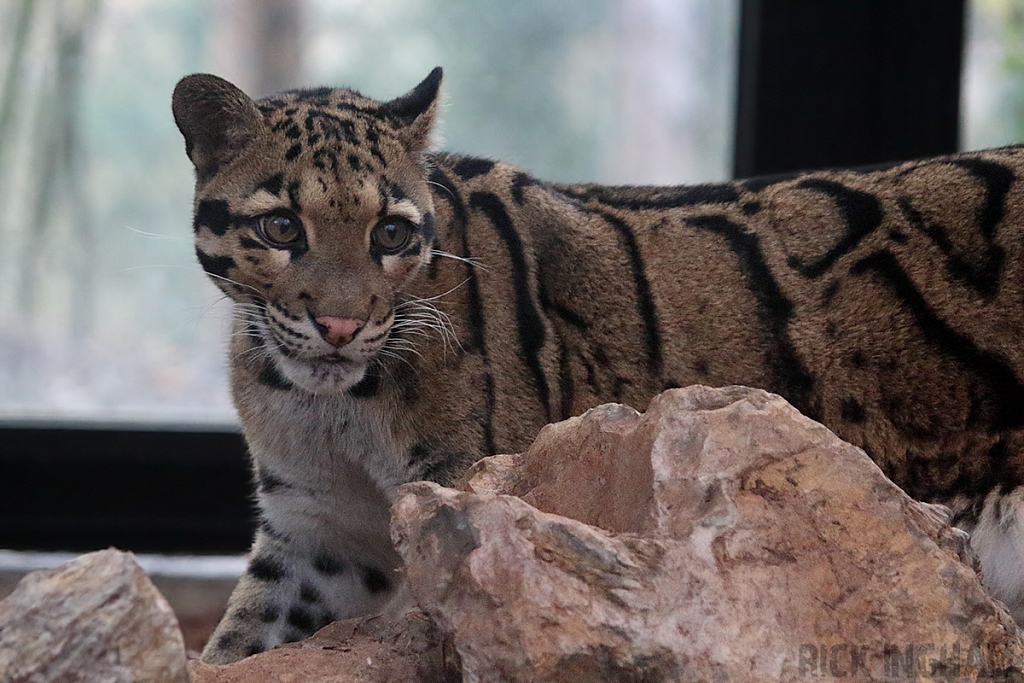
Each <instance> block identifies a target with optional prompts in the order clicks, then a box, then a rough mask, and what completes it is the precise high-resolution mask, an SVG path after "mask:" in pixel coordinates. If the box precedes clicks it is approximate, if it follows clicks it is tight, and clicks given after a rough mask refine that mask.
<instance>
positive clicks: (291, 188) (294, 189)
mask: <svg viewBox="0 0 1024 683" xmlns="http://www.w3.org/2000/svg"><path fill="white" fill-rule="evenodd" d="M300 187H302V185H301V184H300V183H299V181H298V180H293V181H292V182H290V183H288V202H289V203H290V204H291V206H292V210H293V211H295V212H296V213H300V212H301V211H302V205H301V204H299V188H300Z"/></svg>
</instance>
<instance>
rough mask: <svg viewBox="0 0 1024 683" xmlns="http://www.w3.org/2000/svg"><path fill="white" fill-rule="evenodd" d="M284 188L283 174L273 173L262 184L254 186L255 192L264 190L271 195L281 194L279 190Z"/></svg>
mask: <svg viewBox="0 0 1024 683" xmlns="http://www.w3.org/2000/svg"><path fill="white" fill-rule="evenodd" d="M283 186H284V174H283V173H275V174H274V175H272V176H270V177H269V178H267V179H266V180H264V181H263V182H262V183H260V184H259V185H257V186H256V189H257V190H266V191H267V192H269V193H270V194H272V195H278V194H281V188H282V187H283Z"/></svg>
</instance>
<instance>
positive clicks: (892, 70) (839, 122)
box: [734, 0, 965, 177]
mask: <svg viewBox="0 0 1024 683" xmlns="http://www.w3.org/2000/svg"><path fill="white" fill-rule="evenodd" d="M964 12H965V8H964V1H963V0H829V1H827V2H822V1H821V0H742V9H741V27H740V56H739V60H740V61H739V84H738V98H737V126H736V152H735V166H734V169H735V175H736V176H737V177H748V176H754V175H766V174H773V173H784V172H788V171H797V170H806V169H814V168H825V167H833V166H861V165H868V164H876V163H883V162H887V161H898V160H905V159H912V158H916V157H927V156H935V155H939V154H947V153H951V152H954V151H956V149H957V132H958V124H959V102H960V67H961V59H962V53H963V32H964Z"/></svg>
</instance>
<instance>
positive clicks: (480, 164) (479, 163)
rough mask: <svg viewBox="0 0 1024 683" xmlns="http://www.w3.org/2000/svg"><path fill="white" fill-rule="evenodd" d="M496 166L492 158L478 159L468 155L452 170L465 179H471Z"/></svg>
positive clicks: (488, 171)
mask: <svg viewBox="0 0 1024 683" xmlns="http://www.w3.org/2000/svg"><path fill="white" fill-rule="evenodd" d="M492 168H494V162H493V161H491V160H490V159H476V158H473V157H466V158H464V159H460V160H459V161H458V162H457V163H456V164H455V166H453V167H452V170H453V171H455V175H457V176H459V177H460V178H462V179H463V180H470V179H472V178H476V177H477V176H481V175H484V174H485V173H490V172H491V169H492Z"/></svg>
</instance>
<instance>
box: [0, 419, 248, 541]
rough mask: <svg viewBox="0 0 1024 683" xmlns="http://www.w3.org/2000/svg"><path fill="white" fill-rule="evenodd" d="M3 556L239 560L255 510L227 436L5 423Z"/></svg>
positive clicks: (241, 456) (237, 449) (236, 448)
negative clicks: (232, 556)
mask: <svg viewBox="0 0 1024 683" xmlns="http://www.w3.org/2000/svg"><path fill="white" fill-rule="evenodd" d="M0 472H2V474H0V548H7V549H12V550H67V551H74V552H85V551H89V550H95V549H98V548H105V547H108V546H115V547H118V548H122V549H124V550H132V551H135V552H146V553H238V552H244V551H245V550H246V549H247V548H248V547H249V543H250V542H251V540H252V534H253V529H254V520H255V509H254V506H253V502H252V482H251V479H252V477H251V474H250V471H249V464H248V458H247V456H246V452H245V445H244V443H243V441H242V437H241V435H240V434H238V433H237V432H235V431H232V430H230V429H228V428H212V427H211V428H199V429H196V428H191V429H184V428H155V427H148V426H147V427H140V426H129V425H120V426H117V427H115V426H113V425H108V426H100V427H89V426H83V425H74V426H69V425H63V426H43V425H26V424H8V425H0Z"/></svg>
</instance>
